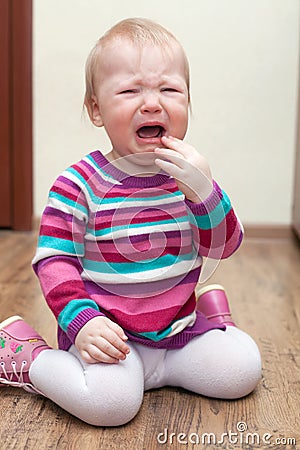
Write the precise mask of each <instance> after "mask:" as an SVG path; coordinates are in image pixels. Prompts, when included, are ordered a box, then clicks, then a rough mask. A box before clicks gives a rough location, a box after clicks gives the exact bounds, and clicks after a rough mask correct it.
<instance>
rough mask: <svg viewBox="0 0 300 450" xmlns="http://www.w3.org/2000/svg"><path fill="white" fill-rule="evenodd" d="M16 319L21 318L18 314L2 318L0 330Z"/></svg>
mask: <svg viewBox="0 0 300 450" xmlns="http://www.w3.org/2000/svg"><path fill="white" fill-rule="evenodd" d="M17 320H23V318H22V317H20V316H12V317H9V318H8V319H6V320H4V321H3V322H1V323H0V330H3V328H5V327H7V326H8V325H11V324H12V323H14V322H16V321H17Z"/></svg>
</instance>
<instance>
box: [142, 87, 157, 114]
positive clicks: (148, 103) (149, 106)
mask: <svg viewBox="0 0 300 450" xmlns="http://www.w3.org/2000/svg"><path fill="white" fill-rule="evenodd" d="M161 110H162V106H161V104H160V98H159V95H158V94H156V93H154V92H147V93H145V94H144V96H143V104H142V106H141V111H142V112H143V113H152V114H153V113H157V112H160V111H161Z"/></svg>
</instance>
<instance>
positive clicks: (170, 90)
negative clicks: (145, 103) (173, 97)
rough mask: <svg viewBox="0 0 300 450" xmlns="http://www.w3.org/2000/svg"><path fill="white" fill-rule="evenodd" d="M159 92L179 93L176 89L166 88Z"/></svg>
mask: <svg viewBox="0 0 300 450" xmlns="http://www.w3.org/2000/svg"><path fill="white" fill-rule="evenodd" d="M161 92H179V91H178V89H175V88H170V87H166V88H161Z"/></svg>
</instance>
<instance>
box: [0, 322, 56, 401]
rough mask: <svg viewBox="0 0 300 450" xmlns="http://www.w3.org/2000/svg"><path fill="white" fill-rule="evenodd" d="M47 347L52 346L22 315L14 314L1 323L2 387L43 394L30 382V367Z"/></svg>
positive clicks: (0, 357) (0, 373) (0, 384)
mask: <svg viewBox="0 0 300 450" xmlns="http://www.w3.org/2000/svg"><path fill="white" fill-rule="evenodd" d="M47 349H50V347H49V346H48V345H47V344H46V342H45V341H44V339H43V338H42V337H41V336H40V335H39V334H37V332H36V331H35V330H34V329H33V328H32V327H31V326H30V325H28V324H27V323H26V322H25V321H24V320H23V319H22V317H19V316H13V317H10V318H9V319H6V320H4V322H2V323H0V387H1V386H3V385H7V386H15V387H22V388H23V389H25V390H26V391H28V392H31V393H38V394H41V392H39V391H38V390H37V389H36V388H35V387H34V386H33V385H32V384H31V382H30V379H29V369H30V366H31V363H32V362H33V361H34V359H35V358H36V357H37V356H38V355H39V354H40V353H41V352H42V351H43V350H47Z"/></svg>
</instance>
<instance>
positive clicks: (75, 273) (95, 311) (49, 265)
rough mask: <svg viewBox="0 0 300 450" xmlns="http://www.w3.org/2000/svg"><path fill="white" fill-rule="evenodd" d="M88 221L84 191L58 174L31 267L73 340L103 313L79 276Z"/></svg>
mask: <svg viewBox="0 0 300 450" xmlns="http://www.w3.org/2000/svg"><path fill="white" fill-rule="evenodd" d="M87 221H88V207H87V204H86V200H85V195H84V191H83V190H82V188H81V187H80V186H78V185H77V184H76V183H74V182H71V181H70V179H68V178H65V177H64V176H61V177H59V178H58V179H57V181H56V182H55V183H54V185H53V187H52V188H51V190H50V194H49V198H48V203H47V206H46V208H45V210H44V213H43V215H42V219H41V226H40V233H39V238H38V245H37V250H36V254H35V257H34V259H33V269H34V271H35V273H36V275H37V276H38V278H39V282H40V285H41V288H42V291H43V294H44V297H45V299H46V302H47V304H48V306H49V308H50V309H51V311H52V312H53V314H54V315H55V317H56V319H57V321H58V325H59V326H60V328H61V329H62V330H63V331H64V332H65V333H66V334H67V336H68V338H69V339H70V340H71V342H73V343H74V341H75V338H76V336H77V333H78V332H79V330H80V329H81V328H82V327H83V326H84V325H85V324H86V323H87V322H88V321H89V320H90V319H92V318H93V317H95V316H100V315H101V316H102V315H104V314H102V313H101V312H100V311H99V307H98V305H97V303H96V302H95V301H94V300H93V299H92V298H91V297H90V295H89V294H88V292H87V291H86V289H85V285H84V282H83V280H82V277H81V273H82V267H81V264H80V257H82V256H83V255H84V235H85V232H86V224H87Z"/></svg>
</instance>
